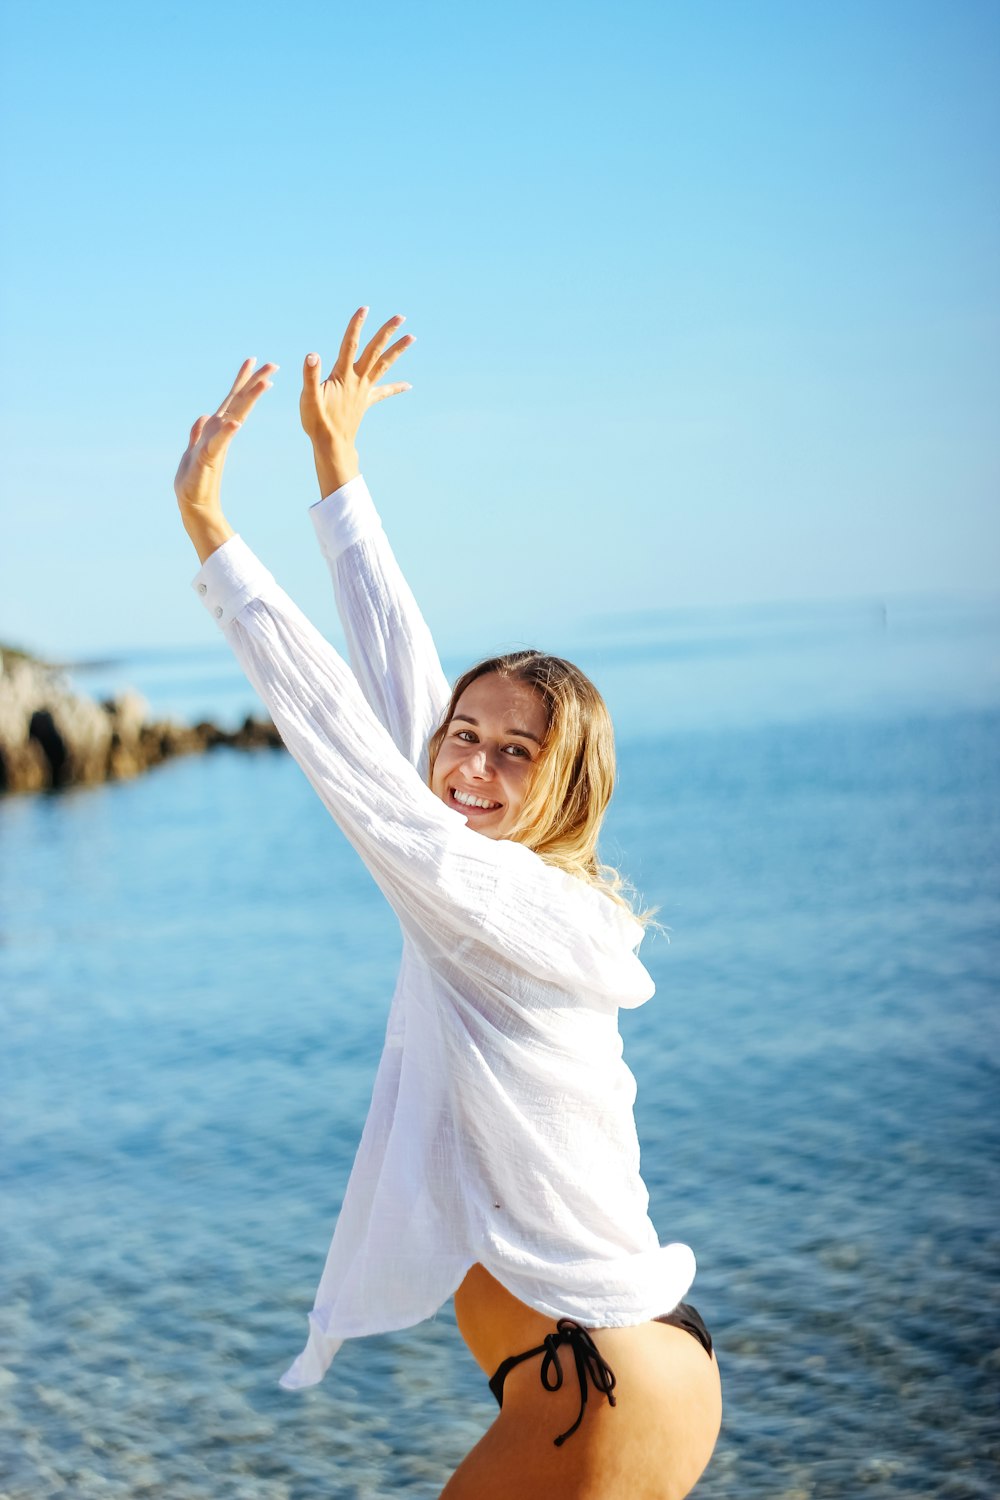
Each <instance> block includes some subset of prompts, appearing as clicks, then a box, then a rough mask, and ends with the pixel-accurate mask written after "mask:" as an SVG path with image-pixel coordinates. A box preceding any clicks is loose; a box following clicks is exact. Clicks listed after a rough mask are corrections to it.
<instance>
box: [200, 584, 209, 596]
mask: <svg viewBox="0 0 1000 1500" xmlns="http://www.w3.org/2000/svg"><path fill="white" fill-rule="evenodd" d="M198 592H199V594H207V593H208V584H207V583H199V585H198Z"/></svg>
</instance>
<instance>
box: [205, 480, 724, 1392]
mask: <svg viewBox="0 0 1000 1500" xmlns="http://www.w3.org/2000/svg"><path fill="white" fill-rule="evenodd" d="M312 517H313V521H314V524H315V527H316V531H317V533H318V536H319V540H320V544H321V546H322V549H323V552H324V555H325V557H326V560H327V562H328V564H329V566H330V570H331V572H332V575H333V582H334V588H335V592H336V597H337V604H338V608H339V610H340V614H341V618H342V621H343V625H344V629H345V632H346V634H347V639H348V642H349V651H350V657H351V663H352V666H353V669H354V670H353V673H352V672H351V671H350V670H349V669H348V667H347V665H346V664H345V662H344V661H343V660H342V659H341V657H340V656H338V654H337V653H336V652H335V651H334V649H333V648H332V646H330V645H329V644H328V642H327V641H325V640H324V639H323V638H322V636H321V635H320V634H319V633H318V632H317V631H316V630H315V629H314V627H313V626H312V625H311V624H310V623H309V621H308V620H307V619H306V618H305V617H304V616H303V615H302V613H301V612H300V611H299V610H298V609H297V608H296V606H295V605H294V604H293V603H292V601H291V599H289V597H288V596H287V594H285V593H284V591H283V590H282V589H281V588H279V586H278V585H277V583H276V582H275V581H274V579H273V578H272V576H271V574H270V573H269V572H268V571H267V569H266V568H264V566H263V565H262V564H261V563H260V562H259V561H258V560H257V558H256V557H255V556H254V554H253V553H252V552H251V551H250V549H249V548H248V547H247V545H246V543H245V542H244V541H243V540H242V539H241V538H240V537H239V536H234V537H231V538H230V539H229V540H228V541H227V542H225V543H224V544H223V545H222V546H221V547H220V548H219V549H218V550H217V551H216V552H214V553H213V554H212V556H211V557H209V558H208V560H207V561H206V563H205V564H204V566H203V567H202V568H201V570H200V572H199V573H198V575H197V577H196V578H195V580H194V587H195V588H196V590H197V592H198V593H199V594H200V596H201V598H202V601H203V603H204V604H205V605H206V607H207V608H208V609H209V611H210V612H211V613H212V615H213V616H214V617H215V619H216V620H217V622H218V624H219V625H220V627H221V628H222V630H223V632H224V633H225V636H226V639H227V640H228V642H229V644H230V646H231V647H232V649H233V651H234V652H235V654H236V657H237V658H238V660H239V662H240V665H241V666H242V668H243V670H244V671H245V673H246V675H247V677H248V678H249V680H250V682H251V683H252V685H253V686H254V688H255V689H256V691H257V693H258V694H259V695H260V697H261V699H262V700H263V701H264V703H265V704H266V705H267V707H268V709H269V710H270V712H271V715H272V717H273V719H274V722H275V724H276V725H277V727H278V729H279V731H280V733H281V737H282V739H283V740H284V742H285V744H286V745H287V747H288V749H289V750H290V751H291V753H292V755H293V756H294V757H295V759H296V760H297V761H298V763H299V765H300V766H301V767H302V769H303V771H304V772H305V774H306V776H307V777H308V778H309V780H310V781H311V782H312V784H313V786H314V788H315V789H316V791H317V793H318V794H319V796H320V798H321V800H322V801H323V802H324V803H325V805H326V807H327V808H328V809H329V811H330V812H331V813H332V815H333V816H334V818H335V819H336V820H337V822H338V823H339V824H340V826H341V828H342V829H343V831H344V833H345V834H346V836H347V837H348V839H349V840H350V841H351V843H352V844H353V845H354V847H355V849H357V851H358V853H359V854H360V855H361V857H362V859H363V860H364V861H365V864H366V865H367V866H368V868H369V870H370V871H371V873H372V875H373V876H374V878H375V880H376V881H377V883H378V885H379V887H380V888H381V890H382V891H383V893H384V894H385V896H386V899H387V900H388V901H389V903H390V905H391V906H392V908H393V910H394V911H395V913H396V915H397V917H398V918H399V922H400V926H401V927H402V932H403V955H402V965H401V968H400V973H399V979H398V981H397V984H396V991H395V995H394V996H393V1000H392V1005H391V1009H390V1013H389V1019H388V1026H387V1031H386V1038H385V1046H384V1050H383V1052H382V1058H381V1061H380V1063H379V1067H378V1072H377V1074H376V1078H375V1086H374V1091H373V1094H372V1100H371V1105H370V1108H369V1112H368V1119H367V1121H366V1123H365V1127H364V1131H363V1133H362V1136H361V1144H360V1146H359V1147H358V1153H357V1156H356V1158H355V1162H354V1166H353V1169H352V1171H351V1175H350V1179H349V1181H348V1184H347V1189H346V1192H345V1195H344V1200H343V1206H342V1208H341V1211H340V1215H339V1218H338V1221H337V1225H336V1230H335V1232H334V1236H333V1242H332V1244H331V1246H330V1252H329V1255H328V1257H327V1261H326V1267H325V1269H324V1272H323V1276H322V1279H321V1281H320V1284H319V1290H318V1291H317V1294H316V1301H315V1305H314V1307H313V1310H312V1312H311V1314H310V1315H309V1324H310V1331H309V1339H308V1342H307V1344H306V1347H305V1349H304V1350H303V1352H302V1353H301V1354H300V1355H299V1357H298V1359H297V1360H296V1361H295V1363H294V1364H293V1365H292V1366H291V1368H290V1369H289V1370H288V1371H287V1372H286V1373H285V1375H284V1376H283V1377H282V1380H281V1384H282V1385H283V1386H285V1387H286V1388H289V1389H296V1388H298V1387H301V1386H307V1385H314V1384H315V1383H316V1382H317V1381H319V1380H320V1379H322V1377H323V1374H324V1372H325V1371H326V1369H327V1367H328V1365H329V1364H330V1361H331V1360H332V1359H333V1357H334V1355H335V1353H336V1351H337V1349H338V1348H339V1347H340V1344H341V1343H342V1341H343V1340H344V1339H345V1338H354V1337H358V1336H360V1335H362V1334H369V1333H380V1332H386V1331H388V1330H390V1329H399V1328H406V1327H409V1326H410V1325H412V1324H414V1323H417V1322H420V1321H421V1320H422V1319H424V1318H428V1317H430V1316H432V1315H433V1314H434V1313H435V1312H436V1311H437V1310H438V1308H439V1307H440V1306H441V1304H442V1303H443V1302H445V1301H446V1300H447V1298H448V1297H449V1296H450V1295H451V1294H452V1292H454V1291H455V1289H456V1288H457V1287H458V1285H459V1284H460V1282H461V1281H462V1278H463V1277H464V1275H465V1273H466V1272H467V1271H468V1269H469V1268H470V1266H472V1265H474V1264H475V1263H476V1262H479V1263H480V1264H482V1265H483V1266H485V1267H486V1269H487V1270H488V1271H489V1272H490V1273H491V1275H493V1276H495V1277H496V1279H497V1280H498V1281H499V1282H501V1283H502V1284H503V1285H504V1286H505V1287H506V1288H507V1289H508V1291H510V1292H512V1293H513V1294H514V1296H515V1297H519V1298H520V1299H521V1301H522V1302H526V1303H527V1304H528V1305H529V1306H530V1307H533V1308H536V1309H537V1310H538V1311H539V1312H542V1313H545V1314H547V1315H548V1316H549V1317H551V1318H553V1319H557V1318H560V1317H568V1318H573V1319H575V1320H577V1321H578V1322H580V1323H582V1324H584V1325H585V1326H588V1327H592V1328H600V1327H612V1326H623V1325H628V1324H634V1323H642V1322H645V1321H647V1320H648V1319H650V1318H654V1317H656V1316H657V1315H658V1314H660V1313H665V1312H669V1311H670V1310H671V1309H672V1308H673V1307H675V1306H676V1304H677V1303H678V1301H680V1299H681V1298H682V1297H683V1296H684V1294H685V1292H686V1291H687V1289H688V1287H689V1286H690V1285H691V1282H692V1280H693V1278H694V1256H693V1255H692V1253H691V1251H690V1250H689V1249H688V1247H687V1246H686V1245H681V1244H668V1245H664V1246H662V1247H661V1246H660V1244H659V1242H658V1239H657V1235H656V1231H655V1230H654V1228H653V1225H652V1224H651V1222H650V1220H649V1217H648V1214H647V1204H648V1195H647V1192H646V1189H645V1186H644V1185H643V1181H642V1178H641V1176H640V1173H639V1144H638V1140H637V1137H636V1131H635V1122H634V1118H633V1104H634V1100H635V1080H634V1078H633V1077H632V1074H631V1073H630V1072H629V1069H628V1068H627V1066H626V1065H625V1063H624V1061H623V1059H622V1042H621V1037H620V1035H619V1032H618V1009H619V1007H620V1006H637V1005H641V1004H642V1003H643V1002H644V1001H645V1000H648V999H649V997H650V996H651V995H652V993H653V984H652V981H651V979H650V977H649V975H648V974H647V972H646V970H645V969H644V968H643V966H642V964H641V963H640V962H639V959H638V957H637V955H636V951H635V950H636V949H637V947H638V944H639V942H640V940H641V937H642V929H641V927H640V926H639V924H638V923H637V922H636V921H635V920H634V919H633V917H632V916H631V915H630V914H629V913H628V912H627V911H625V910H624V909H623V908H622V907H620V906H619V905H618V904H617V903H616V902H614V901H612V900H611V899H610V898H609V897H608V896H606V895H605V894H603V893H602V892H601V891H599V890H596V889H594V888H592V887H590V886H588V885H587V884H586V883H585V882H584V881H582V880H579V879H577V878H576V877H574V876H572V875H568V874H566V873H564V872H563V871H561V870H558V869H555V868H554V867H553V866H551V865H548V864H546V863H545V862H544V860H542V859H540V858H539V856H538V855H537V854H534V853H533V852H532V851H531V850H529V849H527V848H525V846H524V845H523V844H517V843H513V842H511V841H509V840H506V839H501V840H498V839H490V838H486V837H485V836H484V835H483V834H480V833H476V832H474V831H473V830H472V829H470V828H469V827H468V825H467V823H466V820H465V819H464V818H463V817H462V816H461V814H460V813H457V812H456V811H455V810H454V809H452V808H449V807H446V806H445V804H444V803H443V802H442V801H441V800H440V799H439V798H438V797H436V796H435V795H434V793H433V792H431V790H430V789H429V787H428V786H427V784H426V781H425V776H426V764H427V756H426V750H427V740H428V737H429V735H430V734H431V733H432V732H433V730H434V729H435V728H436V727H437V725H438V724H439V723H440V721H441V718H442V716H443V713H444V710H445V708H446V707H447V704H448V696H449V695H448V684H447V682H446V681H445V679H444V676H443V675H442V672H441V667H440V664H439V662H438V658H437V653H436V652H435V649H434V645H433V642H432V640H431V637H430V634H429V632H428V630H427V627H426V625H425V624H424V621H423V619H422V617H421V615H420V613H419V611H418V609H417V607H416V604H415V602H414V600H413V597H412V595H411V593H410V591H409V589H408V588H407V586H406V583H405V582H404V580H403V578H402V575H401V574H400V572H399V568H398V566H397V564H396V561H395V558H394V557H393V554H392V551H391V549H390V547H389V544H388V541H387V539H386V537H385V534H384V532H383V530H382V526H381V523H380V521H379V518H378V515H377V513H376V511H375V507H374V505H373V504H372V501H371V497H370V496H369V494H368V490H367V487H366V485H365V483H364V480H363V479H361V478H360V477H359V478H357V479H354V480H351V482H350V483H349V484H347V485H344V486H343V488H341V489H340V490H337V491H336V492H335V493H334V494H333V495H331V496H329V497H328V498H327V499H325V500H323V501H321V502H320V503H319V504H318V505H316V506H314V507H313V508H312Z"/></svg>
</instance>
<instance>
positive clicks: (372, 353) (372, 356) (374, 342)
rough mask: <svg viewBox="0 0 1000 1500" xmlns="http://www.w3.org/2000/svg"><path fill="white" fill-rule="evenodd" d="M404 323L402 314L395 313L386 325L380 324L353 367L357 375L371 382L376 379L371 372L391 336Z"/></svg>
mask: <svg viewBox="0 0 1000 1500" xmlns="http://www.w3.org/2000/svg"><path fill="white" fill-rule="evenodd" d="M405 322H406V319H405V317H404V316H403V314H402V313H397V314H396V316H395V317H394V318H390V319H389V321H388V323H383V324H382V327H381V328H380V329H379V331H378V333H376V334H375V335H374V336H373V337H372V338H371V339H369V341H368V343H367V344H366V345H365V349H364V353H363V354H362V355H361V357H360V358H359V359H358V361H357V363H356V364H355V366H354V369H355V371H356V373H357V374H358V375H360V376H362V377H365V378H367V379H368V380H372V381H374V380H376V379H377V378H378V377H377V376H376V375H374V374H373V373H372V372H373V370H374V368H375V366H376V364H377V363H378V362H379V358H380V356H381V355H382V351H383V350H384V349H385V346H386V344H387V343H388V342H389V340H390V339H391V338H392V336H393V334H394V333H398V332H399V330H400V328H401V327H402V325H403V324H404V323H405Z"/></svg>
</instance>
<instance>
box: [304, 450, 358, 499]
mask: <svg viewBox="0 0 1000 1500" xmlns="http://www.w3.org/2000/svg"><path fill="white" fill-rule="evenodd" d="M313 460H314V462H315V464H316V480H317V483H318V484H319V493H320V498H321V499H322V498H325V497H326V496H327V495H332V494H333V492H334V490H339V489H340V487H341V485H344V484H347V482H348V480H350V479H356V478H357V476H358V475H359V474H360V473H361V465H360V464H359V462H358V450H357V449H356V448H354V447H347V446H345V445H341V444H338V443H329V442H323V443H314V444H313Z"/></svg>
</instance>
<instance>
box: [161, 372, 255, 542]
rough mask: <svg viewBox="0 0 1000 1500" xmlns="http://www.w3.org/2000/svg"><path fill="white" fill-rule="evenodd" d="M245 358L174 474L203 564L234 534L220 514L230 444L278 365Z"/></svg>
mask: <svg viewBox="0 0 1000 1500" xmlns="http://www.w3.org/2000/svg"><path fill="white" fill-rule="evenodd" d="M255 364H256V360H253V359H245V360H244V361H243V363H242V364H241V365H240V368H239V370H238V372H237V375H236V379H235V380H234V381H233V383H232V385H231V386H230V387H229V394H228V395H227V396H226V398H225V400H224V401H223V402H222V404H221V406H218V407H217V408H216V410H215V411H214V412H213V413H212V415H211V416H204V417H199V418H198V420H197V421H196V422H195V424H194V426H193V427H192V428H191V434H190V437H189V438H188V445H187V448H186V449H185V450H184V453H183V454H182V455H181V461H180V464H179V465H178V468H177V473H176V475H175V477H174V493H175V495H176V496H177V504H178V505H179V506H180V511H181V520H182V521H183V522H184V529H185V530H186V531H187V534H188V536H189V537H190V538H191V540H192V542H193V543H194V546H195V550H196V551H197V553H198V557H199V558H200V560H201V561H202V562H204V561H205V559H206V557H209V556H211V554H212V553H213V552H214V551H215V549H216V548H217V547H221V545H222V543H223V542H224V541H226V540H227V539H228V538H229V537H231V536H232V534H233V529H232V527H231V526H230V525H229V523H228V521H227V520H226V518H225V516H224V515H223V513H222V471H223V469H224V468H225V464H226V455H227V453H228V452H229V445H230V443H231V442H232V440H233V438H234V437H235V435H236V433H237V432H239V430H240V428H241V427H242V426H243V423H244V422H245V421H246V419H247V417H248V416H249V415H250V413H251V411H252V410H253V408H254V407H255V406H256V404H257V402H258V401H259V400H260V398H261V396H263V394H264V392H265V391H267V390H270V388H271V376H272V375H273V374H274V372H275V371H276V370H277V368H278V366H277V365H273V364H266V365H261V367H260V369H259V370H255V369H254V365H255Z"/></svg>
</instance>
